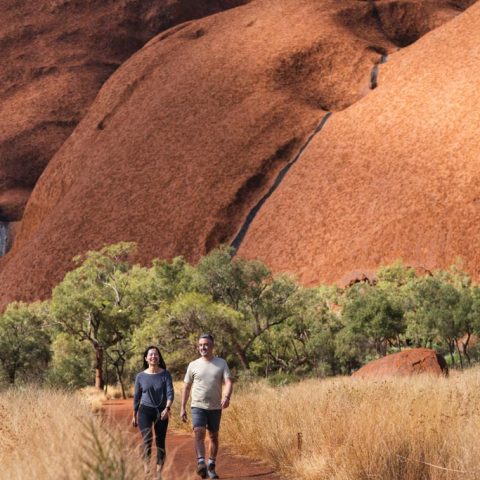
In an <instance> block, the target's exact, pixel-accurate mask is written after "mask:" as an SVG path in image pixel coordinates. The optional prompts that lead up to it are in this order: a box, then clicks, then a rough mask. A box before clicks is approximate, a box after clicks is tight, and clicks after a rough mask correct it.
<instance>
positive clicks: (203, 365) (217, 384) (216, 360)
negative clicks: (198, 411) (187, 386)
mask: <svg viewBox="0 0 480 480" xmlns="http://www.w3.org/2000/svg"><path fill="white" fill-rule="evenodd" d="M227 378H230V370H229V368H228V365H227V362H226V361H225V360H224V359H223V358H220V357H213V358H212V360H210V361H208V360H205V359H203V358H202V357H200V358H198V359H197V360H194V361H193V362H190V364H189V365H188V368H187V373H186V374H185V378H184V380H183V381H184V382H185V383H191V384H193V385H192V407H197V408H204V409H205V410H220V409H221V408H222V383H223V380H226V379H227Z"/></svg>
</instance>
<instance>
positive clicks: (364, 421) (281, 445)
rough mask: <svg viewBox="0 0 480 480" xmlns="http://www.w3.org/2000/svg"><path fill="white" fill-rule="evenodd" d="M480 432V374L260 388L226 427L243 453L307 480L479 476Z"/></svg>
mask: <svg viewBox="0 0 480 480" xmlns="http://www.w3.org/2000/svg"><path fill="white" fill-rule="evenodd" d="M298 434H301V441H300V442H299V436H298ZM479 435H480V369H478V368H477V369H473V370H471V371H468V372H466V373H464V374H457V375H454V376H451V377H450V378H448V379H446V378H438V377H428V376H419V377H413V378H404V379H392V380H388V381H377V382H374V381H361V380H354V379H351V378H336V379H329V380H318V381H317V380H309V381H305V382H302V383H300V384H297V385H293V386H288V387H283V388H277V389H274V388H270V387H268V386H266V385H264V384H257V385H253V386H252V387H251V388H250V389H249V391H248V392H243V393H240V394H237V395H235V396H234V401H233V404H232V407H231V408H230V409H229V411H228V412H225V415H224V419H223V421H222V437H223V438H224V439H225V440H226V441H228V443H230V444H231V445H232V446H234V447H235V448H236V449H237V450H240V453H244V454H246V455H251V456H254V457H257V458H263V459H264V460H266V461H268V462H270V463H271V464H273V465H275V466H276V467H277V468H278V469H279V470H281V471H283V472H284V473H286V474H290V475H292V477H294V478H296V479H304V480H323V479H325V480H326V479H329V480H333V479H335V480H371V479H379V480H397V479H398V480H400V479H402V480H423V479H425V480H427V479H428V480H450V479H469V480H474V479H479V478H480V442H479V441H478V437H479Z"/></svg>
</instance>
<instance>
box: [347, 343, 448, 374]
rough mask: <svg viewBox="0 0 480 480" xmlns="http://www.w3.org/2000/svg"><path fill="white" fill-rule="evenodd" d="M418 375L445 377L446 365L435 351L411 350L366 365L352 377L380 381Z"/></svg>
mask: <svg viewBox="0 0 480 480" xmlns="http://www.w3.org/2000/svg"><path fill="white" fill-rule="evenodd" d="M419 373H428V374H432V375H442V374H443V375H446V374H448V367H447V363H446V362H445V359H444V358H443V357H442V356H441V355H439V354H437V352H435V350H431V349H429V348H412V349H410V350H403V351H402V352H398V353H393V354H392V355H387V356H386V357H382V358H379V359H378V360H374V361H373V362H370V363H367V364H366V365H364V366H363V367H362V368H360V369H359V370H357V371H356V372H355V373H354V374H353V375H352V376H353V377H356V378H362V379H382V378H388V377H406V376H410V375H417V374H419Z"/></svg>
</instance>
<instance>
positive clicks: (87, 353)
mask: <svg viewBox="0 0 480 480" xmlns="http://www.w3.org/2000/svg"><path fill="white" fill-rule="evenodd" d="M51 348H52V361H51V363H50V366H49V369H48V375H47V380H48V382H49V383H50V384H51V385H54V386H58V387H60V386H61V387H67V388H82V387H86V386H88V385H91V384H92V383H93V381H94V379H95V374H94V369H93V365H94V361H95V359H94V355H93V351H92V349H91V347H90V346H89V345H87V344H86V343H84V342H80V341H78V340H77V339H76V338H75V337H72V336H70V335H68V334H67V333H59V334H58V335H57V336H56V337H55V338H54V340H53V342H52V347H51Z"/></svg>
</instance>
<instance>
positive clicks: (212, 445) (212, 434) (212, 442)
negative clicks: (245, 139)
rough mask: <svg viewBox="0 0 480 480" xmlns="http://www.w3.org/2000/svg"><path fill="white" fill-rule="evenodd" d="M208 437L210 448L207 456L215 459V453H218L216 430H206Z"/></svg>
mask: <svg viewBox="0 0 480 480" xmlns="http://www.w3.org/2000/svg"><path fill="white" fill-rule="evenodd" d="M208 438H209V440H210V449H209V452H208V453H209V455H208V457H209V458H210V459H211V460H213V461H215V459H216V458H217V453H218V432H211V431H210V430H209V431H208Z"/></svg>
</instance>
